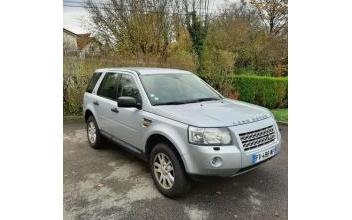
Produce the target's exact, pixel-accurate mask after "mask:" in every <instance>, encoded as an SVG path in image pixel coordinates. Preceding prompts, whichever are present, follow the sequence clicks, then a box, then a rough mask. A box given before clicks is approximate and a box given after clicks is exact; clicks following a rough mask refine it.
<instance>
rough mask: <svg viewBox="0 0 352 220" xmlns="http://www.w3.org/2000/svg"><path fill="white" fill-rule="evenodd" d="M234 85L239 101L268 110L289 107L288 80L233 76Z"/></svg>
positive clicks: (283, 78)
mask: <svg viewBox="0 0 352 220" xmlns="http://www.w3.org/2000/svg"><path fill="white" fill-rule="evenodd" d="M232 85H233V88H234V90H235V91H237V92H238V93H239V100H242V101H245V102H249V103H253V104H257V105H261V106H264V107H267V108H270V109H272V108H284V107H285V108H286V107H288V78H287V77H262V76H245V75H239V76H233V78H232Z"/></svg>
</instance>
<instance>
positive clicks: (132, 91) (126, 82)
mask: <svg viewBox="0 0 352 220" xmlns="http://www.w3.org/2000/svg"><path fill="white" fill-rule="evenodd" d="M120 96H130V97H134V98H135V99H136V100H137V102H139V103H141V97H140V94H139V91H138V88H137V84H136V83H135V81H134V80H133V77H132V76H130V75H126V74H123V75H122V76H121V79H120V82H119V88H118V91H117V97H120Z"/></svg>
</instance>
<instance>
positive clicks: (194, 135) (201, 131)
mask: <svg viewBox="0 0 352 220" xmlns="http://www.w3.org/2000/svg"><path fill="white" fill-rule="evenodd" d="M188 141H189V142H190V143H192V144H197V145H229V144H231V134H230V131H229V129H227V128H197V127H192V126H189V127H188Z"/></svg>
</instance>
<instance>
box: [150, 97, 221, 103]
mask: <svg viewBox="0 0 352 220" xmlns="http://www.w3.org/2000/svg"><path fill="white" fill-rule="evenodd" d="M214 100H220V98H214V97H212V98H210V97H209V98H199V99H192V100H185V101H172V102H162V103H156V104H155V105H183V104H188V103H196V102H205V101H214Z"/></svg>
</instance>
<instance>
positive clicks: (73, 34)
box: [64, 28, 79, 37]
mask: <svg viewBox="0 0 352 220" xmlns="http://www.w3.org/2000/svg"><path fill="white" fill-rule="evenodd" d="M64 32H65V33H66V34H69V35H72V36H74V37H78V36H79V35H78V34H76V33H73V32H72V31H69V30H67V29H66V28H64Z"/></svg>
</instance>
